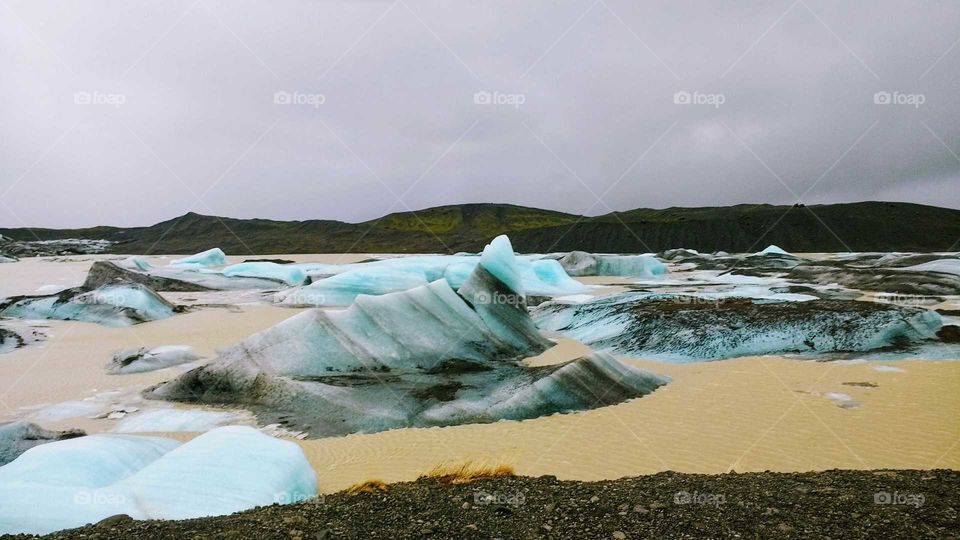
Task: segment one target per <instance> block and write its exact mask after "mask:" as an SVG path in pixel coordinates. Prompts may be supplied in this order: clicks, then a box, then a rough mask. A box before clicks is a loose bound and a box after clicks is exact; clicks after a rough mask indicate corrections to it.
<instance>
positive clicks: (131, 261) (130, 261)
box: [119, 255, 153, 272]
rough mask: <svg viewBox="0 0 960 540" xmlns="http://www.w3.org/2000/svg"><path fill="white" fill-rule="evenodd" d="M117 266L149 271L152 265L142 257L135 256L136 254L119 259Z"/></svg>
mask: <svg viewBox="0 0 960 540" xmlns="http://www.w3.org/2000/svg"><path fill="white" fill-rule="evenodd" d="M119 266H121V267H123V268H129V269H131V270H141V271H143V272H147V271H149V270H150V269H151V268H153V266H152V265H151V264H150V263H148V262H147V261H146V259H144V258H143V257H137V256H136V255H134V256H132V257H127V258H126V259H124V260H122V261H120V263H119Z"/></svg>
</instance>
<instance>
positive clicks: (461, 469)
mask: <svg viewBox="0 0 960 540" xmlns="http://www.w3.org/2000/svg"><path fill="white" fill-rule="evenodd" d="M501 476H516V471H515V470H514V469H513V467H512V466H510V465H505V464H500V465H486V464H482V465H477V464H474V463H473V462H470V461H468V462H466V463H462V464H460V465H437V466H436V467H434V468H432V469H430V470H429V471H427V472H426V473H424V474H421V475H420V478H432V479H434V480H437V481H439V482H440V483H442V484H450V485H462V484H469V483H470V482H474V481H476V480H484V479H487V478H499V477H501Z"/></svg>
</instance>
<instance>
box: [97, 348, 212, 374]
mask: <svg viewBox="0 0 960 540" xmlns="http://www.w3.org/2000/svg"><path fill="white" fill-rule="evenodd" d="M199 358H200V356H199V355H197V353H196V352H194V350H193V348H192V347H190V346H188V345H165V346H162V347H153V348H149V347H140V348H133V349H123V350H121V351H118V352H116V353H114V355H113V360H111V362H110V363H109V364H108V365H107V372H108V373H112V374H120V373H142V372H144V371H154V370H157V369H163V368H165V367H170V366H176V365H179V364H185V363H187V362H192V361H194V360H198V359H199Z"/></svg>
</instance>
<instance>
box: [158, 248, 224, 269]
mask: <svg viewBox="0 0 960 540" xmlns="http://www.w3.org/2000/svg"><path fill="white" fill-rule="evenodd" d="M225 264H227V255H226V254H225V253H224V252H223V250H222V249H220V248H213V249H208V250H206V251H204V252H201V253H197V254H196V255H191V256H189V257H184V258H182V259H175V260H173V261H170V266H223V265H225Z"/></svg>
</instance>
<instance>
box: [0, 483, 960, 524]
mask: <svg viewBox="0 0 960 540" xmlns="http://www.w3.org/2000/svg"><path fill="white" fill-rule="evenodd" d="M384 489H385V490H384ZM958 511H960V471H952V470H932V471H912V470H911V471H893V470H877V471H827V472H820V473H788V474H784V473H746V474H736V473H733V474H725V475H698V474H679V473H673V472H667V473H660V474H656V475H652V476H642V477H637V478H627V479H621V480H614V481H603V482H572V481H558V480H557V479H555V478H553V477H549V476H545V477H540V478H528V477H502V478H495V479H488V480H478V481H475V482H472V483H470V484H467V485H449V484H446V483H443V482H440V481H437V480H434V479H421V480H418V481H416V482H410V483H402V484H393V485H389V486H384V487H377V486H375V485H374V486H373V487H371V488H370V489H369V490H368V492H363V493H359V494H351V493H348V492H342V493H337V494H334V495H328V496H326V497H323V498H321V499H314V500H310V501H305V502H301V503H298V504H293V505H287V506H278V505H274V506H270V507H262V508H257V509H254V510H250V511H247V512H241V513H238V514H234V515H231V516H222V517H214V518H205V519H194V520H186V521H142V522H138V521H132V520H130V519H129V518H126V517H125V516H117V517H114V518H108V519H107V520H105V521H104V522H101V523H99V524H96V525H88V526H87V527H83V528H80V529H74V530H70V531H63V532H60V533H57V534H53V535H50V536H49V537H48V538H87V539H95V538H96V539H112V538H117V539H120V538H142V539H147V538H158V539H159V538H162V539H184V538H187V539H189V538H257V539H258V540H266V539H273V538H276V539H293V538H302V539H321V538H612V539H625V538H705V537H710V538H957V537H958V532H960V522H958ZM10 538H27V537H26V536H21V537H10Z"/></svg>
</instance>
